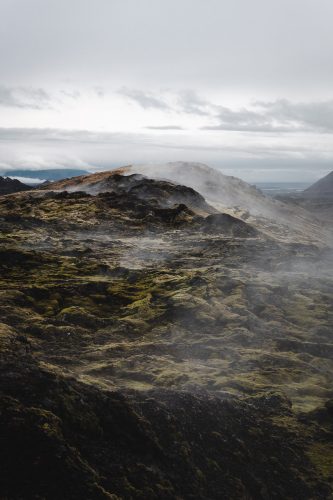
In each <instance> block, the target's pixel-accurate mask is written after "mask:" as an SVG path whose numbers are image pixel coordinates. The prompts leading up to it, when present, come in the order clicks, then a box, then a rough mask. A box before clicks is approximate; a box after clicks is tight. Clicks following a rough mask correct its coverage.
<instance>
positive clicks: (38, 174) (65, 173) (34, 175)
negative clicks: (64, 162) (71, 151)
mask: <svg viewBox="0 0 333 500" xmlns="http://www.w3.org/2000/svg"><path fill="white" fill-rule="evenodd" d="M87 174H89V172H88V170H78V169H75V168H54V169H43V170H28V169H19V170H10V171H8V172H6V173H5V175H10V176H11V177H26V178H30V179H44V180H47V181H59V180H61V179H67V178H68V177H75V176H77V175H87Z"/></svg>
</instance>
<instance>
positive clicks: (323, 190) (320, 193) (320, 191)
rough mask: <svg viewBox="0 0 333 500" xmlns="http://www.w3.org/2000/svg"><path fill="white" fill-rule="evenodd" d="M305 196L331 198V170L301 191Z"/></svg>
mask: <svg viewBox="0 0 333 500" xmlns="http://www.w3.org/2000/svg"><path fill="white" fill-rule="evenodd" d="M302 196H303V197H305V198H323V199H325V198H329V199H332V200H333V170H332V172H330V173H329V174H327V175H326V176H325V177H323V178H322V179H319V181H317V182H315V183H314V184H312V186H310V187H309V188H307V189H305V191H303V193H302Z"/></svg>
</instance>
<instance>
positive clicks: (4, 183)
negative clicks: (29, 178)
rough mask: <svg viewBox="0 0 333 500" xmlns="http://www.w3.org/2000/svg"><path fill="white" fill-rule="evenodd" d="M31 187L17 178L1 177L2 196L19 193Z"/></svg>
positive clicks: (0, 192) (0, 188) (0, 190)
mask: <svg viewBox="0 0 333 500" xmlns="http://www.w3.org/2000/svg"><path fill="white" fill-rule="evenodd" d="M29 189H31V188H30V187H29V186H26V185H25V184H23V182H20V181H18V180H17V179H10V178H9V177H0V196H1V195H3V194H12V193H18V192H19V191H28V190H29Z"/></svg>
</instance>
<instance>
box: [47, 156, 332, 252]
mask: <svg viewBox="0 0 333 500" xmlns="http://www.w3.org/2000/svg"><path fill="white" fill-rule="evenodd" d="M116 174H123V175H131V174H140V175H144V176H147V177H149V178H151V179H158V180H164V181H169V182H172V183H175V184H179V185H185V186H187V187H190V188H192V189H194V190H195V191H197V192H198V193H200V194H201V195H202V196H203V197H204V198H205V200H206V201H207V203H209V204H210V205H212V206H214V207H215V209H217V210H219V211H222V212H226V213H229V214H230V215H232V216H234V217H238V218H241V219H243V220H247V221H249V222H250V223H251V224H252V225H254V226H256V227H257V229H258V230H260V231H263V232H265V233H266V234H267V235H268V236H271V237H277V238H279V239H281V240H283V241H297V242H300V241H304V242H309V241H312V242H317V243H319V244H325V243H326V241H328V240H329V238H330V235H329V234H327V233H326V231H325V229H324V228H321V227H320V226H319V225H318V221H316V220H315V219H314V218H313V217H312V216H311V214H310V213H309V212H307V211H306V210H304V209H303V208H301V207H297V206H290V205H287V204H284V203H282V202H281V201H278V200H274V199H273V198H271V197H268V196H265V195H264V194H263V193H262V192H261V191H259V190H258V189H256V188H255V187H253V186H250V185H249V184H247V183H246V182H244V181H242V180H240V179H237V178H236V177H229V176H226V175H224V174H222V173H221V172H219V171H217V170H215V169H213V168H210V167H208V166H206V165H203V164H200V163H186V162H176V163H166V164H154V165H129V166H126V167H122V168H118V169H116V170H111V171H108V172H98V173H96V174H91V175H89V176H79V177H74V178H72V179H66V180H63V181H59V182H55V183H53V184H51V185H49V186H47V189H54V190H67V191H77V190H82V191H86V192H89V193H92V194H97V193H98V192H105V191H110V190H112V182H113V181H112V176H114V175H116Z"/></svg>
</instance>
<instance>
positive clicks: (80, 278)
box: [0, 164, 333, 500]
mask: <svg viewBox="0 0 333 500" xmlns="http://www.w3.org/2000/svg"><path fill="white" fill-rule="evenodd" d="M207 168H208V167H204V166H200V165H199V166H198V165H193V166H192V167H191V168H190V171H191V172H192V173H193V172H196V173H197V176H193V179H196V182H199V181H198V179H199V180H200V178H202V176H203V173H206V174H208V177H209V178H210V180H211V183H210V186H208V188H207V186H206V184H204V185H201V189H200V193H199V192H198V191H196V190H195V189H193V186H192V187H187V186H183V185H179V184H175V183H173V182H170V180H167V179H164V180H161V179H149V178H147V177H144V176H142V174H140V173H139V174H137V173H134V174H133V175H132V174H131V171H130V169H122V170H120V171H115V172H112V173H99V174H94V175H92V176H88V177H79V178H74V179H72V180H67V181H60V182H57V183H54V184H52V185H49V186H46V187H45V188H43V189H41V190H31V191H28V192H24V193H16V194H11V195H7V196H3V197H1V198H0V229H1V233H0V271H1V273H0V276H1V278H0V318H1V320H0V337H1V342H0V442H1V443H2V444H3V446H1V447H0V461H1V463H2V464H4V471H3V472H2V473H1V474H0V496H1V497H3V498H8V499H9V498H13V499H14V498H15V499H16V498H17V499H19V498H59V496H60V497H61V498H64V499H67V498H68V499H75V500H76V499H77V500H79V499H80V500H81V499H82V498H89V499H90V498H91V499H93V500H94V499H96V500H97V499H98V500H101V499H109V500H110V498H112V499H114V500H116V499H118V498H133V499H135V500H136V499H138V500H139V499H143V498H144V499H146V498H152V499H160V498H163V499H166V500H173V499H175V498H184V499H189V500H193V499H196V500H197V499H198V500H207V498H211V499H219V500H220V499H225V500H239V499H244V500H249V499H255V500H266V499H267V498H275V499H281V500H282V499H283V500H284V499H286V498H293V499H297V500H304V499H305V498H316V499H317V498H318V499H329V498H332V491H333V488H332V486H333V478H332V473H331V471H332V465H333V428H332V411H333V410H332V409H333V390H332V378H333V342H332V324H333V317H332V316H333V313H332V303H333V300H332V299H333V275H332V269H333V266H332V260H333V253H332V249H331V248H330V246H329V241H330V237H329V235H328V232H327V230H326V228H325V227H322V226H321V225H320V224H319V223H318V220H314V219H313V217H312V215H311V214H310V213H309V212H306V211H305V210H304V209H302V208H297V207H296V208H295V210H294V209H293V207H291V206H288V205H285V204H283V203H279V202H274V201H269V200H268V201H267V199H266V197H264V196H263V195H262V194H261V193H260V192H258V191H256V190H255V189H254V188H251V187H250V186H247V185H243V183H242V182H241V181H239V180H237V179H230V178H224V176H222V177H221V176H220V174H216V175H217V177H216V176H215V174H212V172H211V171H210V169H208V170H207ZM170 172H171V173H173V174H175V173H177V172H178V173H179V164H176V166H174V167H172V166H171V167H170ZM123 174H126V175H123ZM162 174H163V176H165V171H164V170H163V169H161V171H160V175H162ZM177 175H178V174H177ZM200 176H201V177H200ZM189 178H191V177H190V176H189ZM213 180H214V182H213ZM224 184H225V185H224ZM199 187H200V186H199ZM64 189H66V190H68V192H67V191H64ZM207 189H208V191H207V194H210V197H209V199H208V200H207V199H205V198H204V196H203V194H204V193H205V190H207ZM214 190H215V199H214V196H213V194H214ZM223 192H225V193H227V192H229V195H230V196H231V198H232V199H231V198H230V199H229V201H228V203H227V200H226V198H225V199H222V198H223V196H222V193H223ZM242 193H243V196H242ZM220 195H221V199H222V201H223V203H224V204H225V205H228V207H227V208H226V209H222V207H223V203H220V202H219V203H217V201H216V200H217V198H219V199H220ZM220 201H221V200H220ZM259 205H260V206H261V207H262V210H263V212H264V216H263V215H261V216H260V217H259V216H258V215H256V210H258V206H259ZM293 210H294V211H293ZM290 214H291V215H290ZM289 215H290V217H289ZM18 478H19V479H20V480H18Z"/></svg>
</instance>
